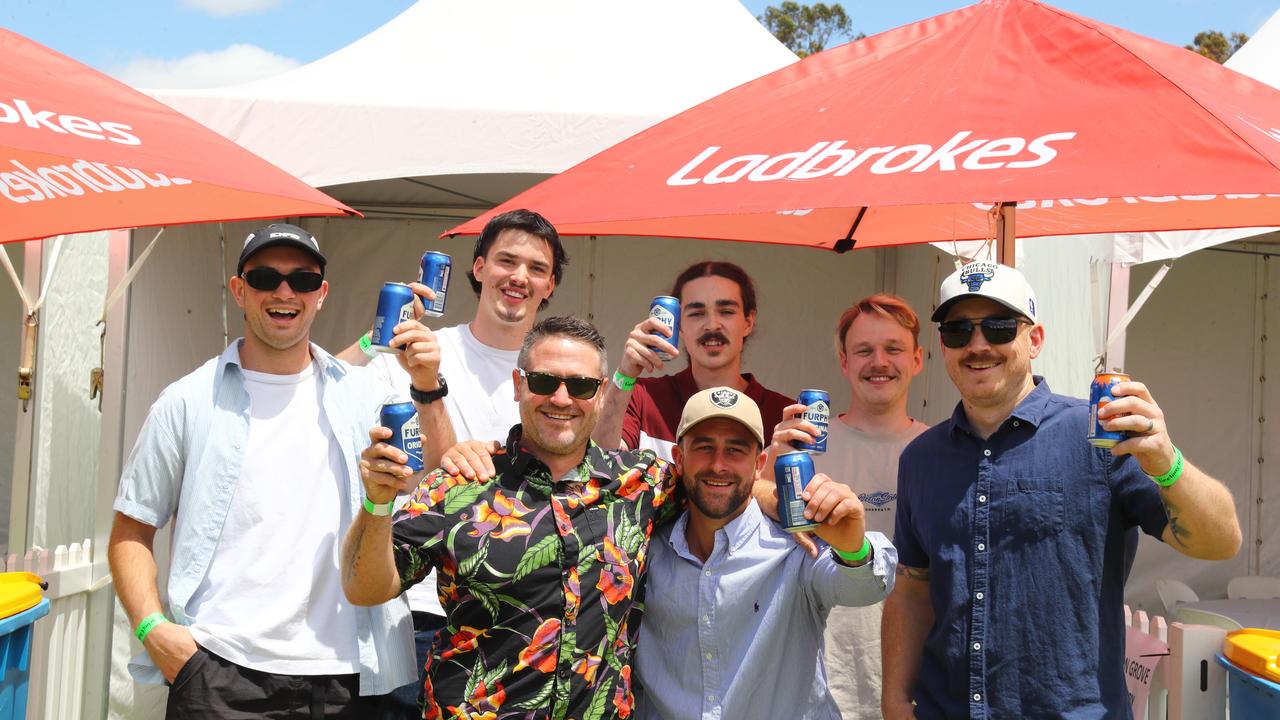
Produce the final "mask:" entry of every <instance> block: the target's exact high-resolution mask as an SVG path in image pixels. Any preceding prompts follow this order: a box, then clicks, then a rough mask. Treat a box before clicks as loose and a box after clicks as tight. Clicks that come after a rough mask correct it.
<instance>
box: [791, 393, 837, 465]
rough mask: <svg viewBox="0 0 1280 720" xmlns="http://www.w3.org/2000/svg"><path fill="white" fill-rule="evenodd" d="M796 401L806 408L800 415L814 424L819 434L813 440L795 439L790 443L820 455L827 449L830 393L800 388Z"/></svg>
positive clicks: (797, 447)
mask: <svg viewBox="0 0 1280 720" xmlns="http://www.w3.org/2000/svg"><path fill="white" fill-rule="evenodd" d="M796 402H797V403H800V404H801V405H804V406H806V407H807V408H808V409H807V410H805V411H804V413H802V414H801V415H800V417H801V419H804V420H808V421H809V422H810V423H812V424H814V425H816V426H817V427H818V431H819V435H818V437H817V438H815V439H814V440H813V442H798V441H796V442H792V443H791V445H792V446H793V447H795V449H797V450H800V451H803V452H807V453H810V454H812V455H821V454H822V453H824V452H826V451H827V427H828V426H829V425H830V423H831V395H829V394H828V393H827V391H826V390H813V389H809V390H801V391H800V397H798V398H796Z"/></svg>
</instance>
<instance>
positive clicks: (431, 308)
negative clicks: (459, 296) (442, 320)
mask: <svg viewBox="0 0 1280 720" xmlns="http://www.w3.org/2000/svg"><path fill="white" fill-rule="evenodd" d="M452 272H453V260H451V259H449V256H448V255H445V254H444V253H442V252H436V251H434V250H428V251H427V252H424V253H422V264H421V265H420V266H419V267H418V282H420V283H422V284H423V285H426V286H427V287H429V288H431V289H432V290H434V291H435V294H436V299H435V300H432V301H431V302H429V303H424V306H425V308H426V312H425V314H426V315H430V316H431V317H440V316H441V315H444V301H445V297H446V296H447V295H448V294H449V275H450V274H451V273H452Z"/></svg>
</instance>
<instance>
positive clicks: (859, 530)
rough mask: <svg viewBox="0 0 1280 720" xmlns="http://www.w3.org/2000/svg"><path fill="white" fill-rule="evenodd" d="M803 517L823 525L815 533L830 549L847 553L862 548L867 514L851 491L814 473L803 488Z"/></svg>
mask: <svg viewBox="0 0 1280 720" xmlns="http://www.w3.org/2000/svg"><path fill="white" fill-rule="evenodd" d="M802 496H803V497H804V501H805V502H804V516H805V517H806V518H808V519H810V520H813V521H814V522H819V523H822V525H821V526H820V527H819V528H818V529H817V530H814V533H815V534H816V535H817V536H818V537H820V538H822V539H823V540H826V541H827V544H828V545H830V546H831V547H833V548H835V549H837V550H840V551H842V552H847V553H856V552H858V551H859V550H861V549H862V543H863V539H864V538H865V537H866V530H867V512H866V509H865V508H864V507H863V506H862V501H861V500H859V499H858V496H857V494H856V493H854V492H853V488H851V487H849V486H848V485H845V484H844V483H841V482H836V481H835V480H832V479H831V478H829V477H827V476H826V475H823V474H822V473H817V474H815V475H814V476H813V479H812V480H810V481H809V484H808V485H806V486H805V488H804V493H802Z"/></svg>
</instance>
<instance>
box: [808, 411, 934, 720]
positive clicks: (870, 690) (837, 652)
mask: <svg viewBox="0 0 1280 720" xmlns="http://www.w3.org/2000/svg"><path fill="white" fill-rule="evenodd" d="M928 428H929V426H928V425H925V424H924V423H922V422H920V421H918V420H914V419H913V420H912V421H911V425H910V426H908V427H907V429H905V430H903V431H902V432H898V433H891V434H888V435H872V434H869V433H865V432H862V431H861V430H856V429H854V428H851V427H849V426H848V425H846V424H845V423H844V421H843V420H840V419H838V418H832V419H831V425H830V428H829V429H828V433H827V452H826V453H824V454H822V455H813V456H812V457H813V465H814V470H816V471H817V472H820V473H825V474H826V475H829V476H830V477H831V479H832V480H838V481H840V482H843V483H845V484H846V485H848V486H849V487H851V488H853V489H854V491H855V492H857V493H858V498H859V499H860V500H862V505H863V507H864V508H866V511H867V529H868V530H875V531H877V532H882V533H884V534H885V536H887V537H890V538H892V537H893V516H894V513H895V512H896V510H897V507H898V457H899V456H900V455H901V454H902V449H903V448H905V447H906V446H907V444H908V443H910V442H911V441H912V440H914V439H915V438H916V436H917V435H919V434H920V433H922V432H924V431H925V430H927V429H928ZM883 611H884V603H876V604H875V605H868V606H866V607H839V606H837V607H834V608H832V609H831V615H830V616H829V617H828V618H827V630H826V637H825V644H826V665H827V685H828V687H830V688H831V695H832V697H834V698H835V700H836V704H837V705H839V706H840V714H841V715H843V716H844V718H845V720H864V719H865V720H880V718H881V717H882V716H881V713H880V688H881V685H882V679H883V677H882V670H881V665H880V616H881V614H882V613H883Z"/></svg>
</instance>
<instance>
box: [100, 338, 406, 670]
mask: <svg viewBox="0 0 1280 720" xmlns="http://www.w3.org/2000/svg"><path fill="white" fill-rule="evenodd" d="M240 342H241V341H240V340H237V341H236V342H233V343H231V345H230V346H228V347H227V349H226V350H225V351H223V353H222V355H221V356H219V357H217V358H214V359H212V360H210V361H209V362H207V363H205V364H204V365H202V366H200V368H198V369H197V370H196V371H195V372H193V373H191V374H189V375H187V376H186V377H183V378H182V379H180V380H178V381H177V382H174V383H173V384H172V385H170V386H169V387H167V388H165V390H164V392H163V393H161V394H160V398H159V399H158V400H156V402H155V404H154V405H152V406H151V411H150V412H149V413H148V415H147V420H146V422H145V423H144V424H143V426H142V430H141V432H140V433H139V434H138V440H137V442H136V443H135V444H134V447H133V452H131V453H130V454H129V460H128V462H127V463H126V464H125V469H124V473H123V475H121V478H120V489H119V491H118V494H117V495H116V501H115V505H114V507H115V509H116V511H118V512H121V513H124V514H125V515H128V516H129V517H131V518H133V519H135V520H137V521H139V522H143V523H146V524H148V525H152V526H154V527H157V528H159V527H164V525H165V523H167V522H168V521H169V519H170V518H172V517H174V516H175V515H176V516H177V521H176V523H175V525H174V539H173V555H172V561H171V562H170V564H169V577H168V605H169V612H170V617H172V618H173V620H174V621H175V622H178V623H181V624H184V625H186V624H190V618H189V617H188V616H187V614H186V608H187V603H188V602H189V601H190V600H191V596H192V594H193V593H195V591H196V588H197V587H199V585H200V582H201V581H202V580H203V579H204V576H205V573H206V572H207V571H208V569H209V563H210V561H211V560H212V558H213V553H214V551H215V549H216V548H217V545H218V537H219V535H221V534H222V525H223V523H224V522H225V520H226V517H227V511H228V509H229V508H230V506H231V497H232V494H233V493H234V492H235V487H236V483H237V481H239V479H240V468H241V465H242V463H243V461H244V459H245V458H244V452H243V451H244V447H245V445H246V443H247V442H248V439H249V394H248V392H247V391H246V390H245V387H244V375H243V374H242V373H241V368H240ZM311 357H312V360H313V361H314V362H315V364H316V368H317V373H316V378H317V381H318V382H319V384H320V396H321V405H322V407H323V411H324V415H325V419H326V420H328V422H329V427H330V428H332V429H333V434H334V439H335V440H336V441H337V442H338V445H339V447H340V448H341V451H342V457H343V459H344V460H345V463H346V464H345V468H346V481H347V483H346V486H345V487H346V495H347V497H346V502H347V504H348V505H349V511H350V512H349V514H348V517H355V515H356V513H358V512H360V511H361V508H360V502H361V498H362V497H363V493H364V490H363V487H362V485H361V482H360V469H359V461H360V451H361V450H362V449H363V448H364V447H366V446H367V445H368V444H369V428H371V427H373V426H374V425H375V424H376V423H377V420H378V408H379V405H380V403H381V402H382V400H383V399H384V398H385V397H386V389H385V387H384V386H383V385H382V382H381V381H380V380H379V379H378V377H377V376H376V375H374V374H373V373H372V372H369V371H367V369H365V368H352V367H351V366H350V365H348V364H346V363H344V362H342V361H339V360H337V359H335V358H334V357H333V356H332V355H330V354H329V353H327V352H325V351H324V350H323V349H321V348H320V346H318V345H315V344H312V345H311ZM284 480H290V478H285V479H284ZM294 480H303V478H294ZM335 530H336V531H337V533H338V535H339V537H342V536H344V535H345V534H346V531H347V528H346V527H340V528H335ZM299 561H300V562H311V556H310V554H309V553H306V552H304V553H302V554H301V555H300V556H299ZM355 610H356V629H357V631H358V633H359V648H360V694H362V695H381V694H383V693H388V692H390V691H392V690H394V689H395V688H397V687H400V686H401V685H405V684H407V683H410V682H413V681H415V680H416V679H417V677H418V675H417V671H416V668H415V660H414V652H413V621H412V618H411V617H410V615H409V607H408V605H407V603H406V602H405V600H404V598H395V599H394V600H391V601H389V602H386V603H383V604H382V605H378V606H375V607H369V608H363V607H357V608H355ZM130 667H131V670H133V671H134V675H135V677H137V679H138V680H139V681H142V682H148V681H149V682H157V683H158V682H161V681H162V680H163V677H162V676H161V675H160V672H159V670H158V669H157V668H155V667H154V665H152V664H151V662H150V659H149V658H147V657H146V653H143V654H142V655H141V656H139V657H138V658H135V660H134V663H131V666H130Z"/></svg>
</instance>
